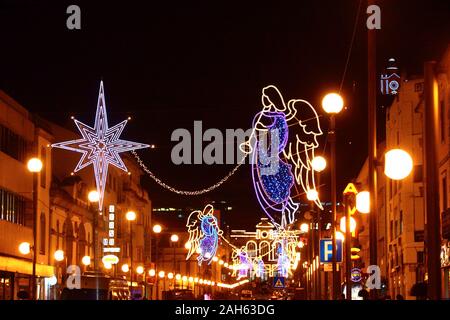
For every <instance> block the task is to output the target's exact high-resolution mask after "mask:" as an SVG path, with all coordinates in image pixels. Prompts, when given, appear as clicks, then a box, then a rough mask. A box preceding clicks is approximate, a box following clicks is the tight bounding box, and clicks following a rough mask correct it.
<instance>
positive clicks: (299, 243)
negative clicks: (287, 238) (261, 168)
mask: <svg viewBox="0 0 450 320" xmlns="http://www.w3.org/2000/svg"><path fill="white" fill-rule="evenodd" d="M304 246H305V243H304V242H303V241H301V240H300V241H299V242H298V243H297V247H299V248H300V249H301V248H303V247H304Z"/></svg>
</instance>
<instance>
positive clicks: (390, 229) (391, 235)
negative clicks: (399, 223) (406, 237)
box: [389, 220, 394, 241]
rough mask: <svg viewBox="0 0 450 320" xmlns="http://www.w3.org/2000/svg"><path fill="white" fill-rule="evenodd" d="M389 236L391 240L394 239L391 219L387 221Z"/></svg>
mask: <svg viewBox="0 0 450 320" xmlns="http://www.w3.org/2000/svg"><path fill="white" fill-rule="evenodd" d="M389 237H390V240H391V241H392V239H394V221H392V220H391V222H390V223H389Z"/></svg>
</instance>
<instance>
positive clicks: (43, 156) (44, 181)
mask: <svg viewBox="0 0 450 320" xmlns="http://www.w3.org/2000/svg"><path fill="white" fill-rule="evenodd" d="M46 160H47V149H46V148H45V147H42V148H41V161H42V163H43V166H42V169H41V173H40V174H41V187H42V188H45V187H46V185H47V170H46V163H47V162H46Z"/></svg>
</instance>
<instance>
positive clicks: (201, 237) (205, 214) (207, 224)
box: [186, 204, 223, 265]
mask: <svg viewBox="0 0 450 320" xmlns="http://www.w3.org/2000/svg"><path fill="white" fill-rule="evenodd" d="M186 227H187V228H188V232H189V240H188V243H189V244H190V246H189V251H188V254H187V257H186V260H188V259H189V258H190V257H191V256H192V255H193V254H194V253H198V254H199V255H198V257H197V261H198V264H199V265H201V264H202V262H208V264H210V263H211V261H212V259H213V258H214V256H215V255H216V252H217V246H218V244H219V237H220V236H222V233H223V232H222V230H220V228H219V224H218V221H217V218H216V217H215V216H214V207H213V206H212V205H210V204H208V205H207V206H206V207H205V208H204V209H203V211H200V210H196V211H193V212H192V213H191V214H190V215H189V217H188V220H187V224H186Z"/></svg>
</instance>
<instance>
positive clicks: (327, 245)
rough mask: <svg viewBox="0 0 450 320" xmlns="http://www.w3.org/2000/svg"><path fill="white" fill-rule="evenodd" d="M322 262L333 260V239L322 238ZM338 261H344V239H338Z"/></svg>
mask: <svg viewBox="0 0 450 320" xmlns="http://www.w3.org/2000/svg"><path fill="white" fill-rule="evenodd" d="M320 262H322V263H328V262H333V241H332V240H331V239H320ZM336 262H342V240H341V239H336Z"/></svg>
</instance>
